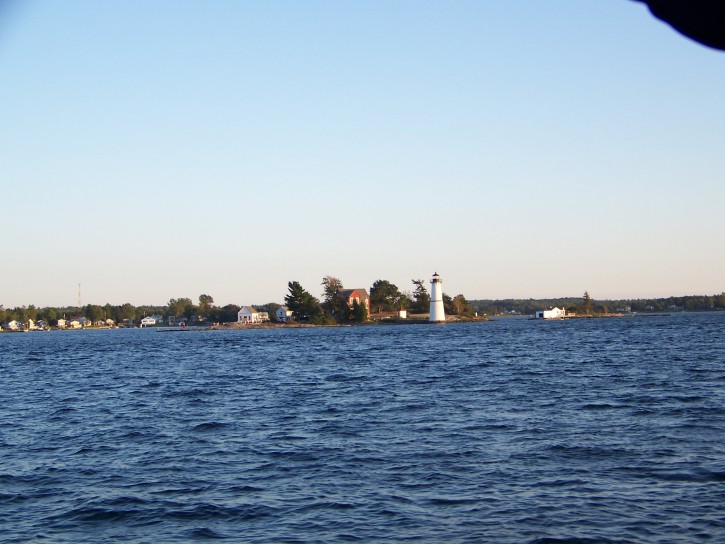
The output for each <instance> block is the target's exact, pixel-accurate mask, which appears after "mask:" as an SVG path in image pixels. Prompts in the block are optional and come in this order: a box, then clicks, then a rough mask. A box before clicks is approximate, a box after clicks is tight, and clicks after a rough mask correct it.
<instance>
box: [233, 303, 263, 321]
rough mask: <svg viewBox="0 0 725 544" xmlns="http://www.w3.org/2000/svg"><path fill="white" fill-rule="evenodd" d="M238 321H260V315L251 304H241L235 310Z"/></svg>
mask: <svg viewBox="0 0 725 544" xmlns="http://www.w3.org/2000/svg"><path fill="white" fill-rule="evenodd" d="M237 322H238V323H261V322H262V316H261V315H260V314H259V312H258V311H257V310H255V309H254V308H253V307H252V306H242V308H241V309H240V310H239V312H237Z"/></svg>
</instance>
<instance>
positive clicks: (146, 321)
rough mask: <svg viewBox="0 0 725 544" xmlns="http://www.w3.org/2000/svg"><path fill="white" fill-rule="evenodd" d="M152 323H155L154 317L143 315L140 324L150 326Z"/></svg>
mask: <svg viewBox="0 0 725 544" xmlns="http://www.w3.org/2000/svg"><path fill="white" fill-rule="evenodd" d="M153 325H156V318H155V317H153V316H149V317H144V318H143V319H142V320H141V326H142V327H151V326H153Z"/></svg>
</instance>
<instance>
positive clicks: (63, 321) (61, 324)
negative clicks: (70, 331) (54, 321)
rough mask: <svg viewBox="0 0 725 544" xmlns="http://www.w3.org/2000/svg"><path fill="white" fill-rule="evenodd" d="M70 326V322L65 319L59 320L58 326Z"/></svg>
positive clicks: (63, 327) (62, 327) (60, 327)
mask: <svg viewBox="0 0 725 544" xmlns="http://www.w3.org/2000/svg"><path fill="white" fill-rule="evenodd" d="M67 326H68V322H67V321H66V320H65V319H59V320H58V328H59V329H65V328H66V327H67Z"/></svg>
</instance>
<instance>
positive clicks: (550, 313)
mask: <svg viewBox="0 0 725 544" xmlns="http://www.w3.org/2000/svg"><path fill="white" fill-rule="evenodd" d="M562 317H566V310H565V309H564V308H552V309H551V310H539V311H538V312H536V319H561V318H562Z"/></svg>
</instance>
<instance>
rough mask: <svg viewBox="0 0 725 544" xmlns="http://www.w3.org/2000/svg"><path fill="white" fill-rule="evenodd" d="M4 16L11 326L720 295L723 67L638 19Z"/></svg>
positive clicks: (58, 12) (3, 187) (236, 13)
mask: <svg viewBox="0 0 725 544" xmlns="http://www.w3.org/2000/svg"><path fill="white" fill-rule="evenodd" d="M2 6H3V7H2V8H0V206H1V208H0V209H1V210H2V237H1V238H0V240H1V241H0V304H4V305H5V307H14V306H17V305H24V304H35V305H36V306H48V305H58V306H60V305H74V304H75V303H76V301H77V284H78V283H81V284H82V295H83V303H84V304H86V303H96V304H104V303H106V302H110V303H112V304H120V303H123V302H131V303H133V304H164V303H166V302H167V301H168V300H169V298H172V297H174V298H178V297H190V298H192V299H194V300H196V299H197V297H198V296H199V294H201V293H207V294H210V295H212V296H213V297H214V299H215V302H216V303H217V304H228V303H234V304H240V305H241V304H253V303H265V302H272V301H276V302H281V301H282V299H283V297H284V295H285V294H286V292H287V282H288V281H290V280H297V281H299V282H300V283H301V284H302V285H303V286H304V287H306V288H307V289H308V290H310V291H311V292H312V293H313V294H315V295H319V294H320V292H321V288H320V282H321V280H322V277H323V276H325V275H328V274H329V275H333V276H337V277H339V278H340V279H341V280H342V281H343V283H344V285H345V286H346V287H366V288H369V287H370V285H371V284H372V283H373V282H374V281H375V280H376V279H387V280H389V281H391V282H393V283H395V284H397V285H398V287H399V288H401V289H402V290H410V289H411V288H412V285H411V283H410V280H411V279H412V278H425V279H428V278H429V277H430V275H432V273H433V272H434V271H436V270H437V271H438V272H439V273H440V274H441V276H442V277H443V280H444V290H445V291H446V292H447V293H448V294H450V295H452V296H453V295H456V294H458V293H463V294H464V295H465V296H466V297H467V298H469V299H475V298H504V297H506V298H508V297H515V298H529V297H533V298H539V297H556V296H579V295H581V294H582V293H583V292H584V290H588V291H589V293H590V294H591V295H592V296H593V297H594V298H600V299H601V298H620V297H621V298H628V297H650V296H668V295H685V294H714V293H720V292H722V291H723V290H725V213H724V212H723V206H724V205H725V132H724V131H725V99H724V98H723V97H725V53H722V52H718V51H714V50H711V49H707V48H705V47H702V46H700V45H698V44H695V43H693V42H691V41H689V40H687V39H685V38H683V37H681V36H680V35H678V34H676V33H675V32H674V31H672V30H671V29H670V28H669V27H668V26H667V25H665V24H664V23H661V22H660V21H658V20H656V19H654V18H652V16H651V15H650V14H649V12H648V11H647V10H646V8H645V7H643V6H642V5H641V4H639V3H636V2H631V1H628V0H608V1H606V2H592V1H591V0H552V1H542V0H527V1H518V0H506V1H499V2H482V1H480V0H470V1H469V0H459V1H454V2H442V1H440V0H436V1H432V0H411V1H405V0H393V1H391V0H381V1H376V0H369V1H365V2H340V1H337V0H328V1H313V0H305V1H292V0H287V1H275V0H264V1H261V0H259V1H254V2H253V1H218V2H198V1H197V2H191V1H178V0H176V1H165V0H159V1H154V2H147V1H145V0H144V1H140V0H124V1H116V0H109V1H104V2H96V1H90V0H73V1H65V0H63V1H61V0H44V1H31V0H28V1H15V2H7V1H6V2H4V3H3V4H2Z"/></svg>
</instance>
